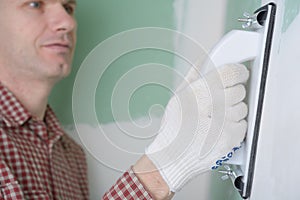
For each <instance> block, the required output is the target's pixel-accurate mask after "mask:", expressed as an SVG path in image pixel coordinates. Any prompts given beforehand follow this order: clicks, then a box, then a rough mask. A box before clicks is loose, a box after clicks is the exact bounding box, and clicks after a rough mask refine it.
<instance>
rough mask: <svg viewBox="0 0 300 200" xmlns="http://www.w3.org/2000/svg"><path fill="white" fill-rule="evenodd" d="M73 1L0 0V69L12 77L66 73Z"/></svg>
mask: <svg viewBox="0 0 300 200" xmlns="http://www.w3.org/2000/svg"><path fill="white" fill-rule="evenodd" d="M75 7H76V2H75V0H39V1H32V0H0V70H1V71H2V73H4V70H5V72H6V73H9V74H10V75H13V76H15V77H16V78H18V77H22V78H30V79H41V80H47V79H49V80H55V81H56V80H59V79H61V78H62V77H65V76H66V75H68V74H69V72H70V68H71V63H72V58H73V53H74V48H75V42H76V21H75V19H74V11H75Z"/></svg>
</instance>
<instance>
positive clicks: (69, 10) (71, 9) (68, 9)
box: [64, 5, 75, 15]
mask: <svg viewBox="0 0 300 200" xmlns="http://www.w3.org/2000/svg"><path fill="white" fill-rule="evenodd" d="M64 8H65V10H66V12H67V13H69V14H70V15H73V14H74V12H75V7H74V6H72V5H64Z"/></svg>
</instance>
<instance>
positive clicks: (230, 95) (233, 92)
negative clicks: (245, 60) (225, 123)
mask: <svg viewBox="0 0 300 200" xmlns="http://www.w3.org/2000/svg"><path fill="white" fill-rule="evenodd" d="M245 97H246V89H245V86H244V85H242V84H239V85H236V86H233V87H229V88H226V89H225V98H226V105H227V106H232V105H235V104H237V103H239V102H241V101H243V100H244V99H245Z"/></svg>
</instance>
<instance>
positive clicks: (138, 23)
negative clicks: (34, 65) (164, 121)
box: [50, 0, 173, 124]
mask: <svg viewBox="0 0 300 200" xmlns="http://www.w3.org/2000/svg"><path fill="white" fill-rule="evenodd" d="M172 3H173V1H172V0H164V1H161V0H127V1H122V0H79V1H77V4H78V7H77V8H78V9H77V13H76V17H77V20H78V32H77V33H78V42H77V49H76V53H75V58H74V63H73V70H72V73H71V74H70V76H69V77H67V78H66V79H65V80H63V81H61V82H60V83H59V84H58V85H57V86H56V87H55V89H54V91H53V93H52V95H51V96H50V105H51V106H52V107H53V109H54V110H55V111H56V114H57V116H58V118H59V119H60V120H61V122H62V123H63V124H72V123H73V117H72V87H73V83H74V79H75V76H76V72H77V70H78V68H79V67H80V64H81V63H82V61H83V60H84V58H85V57H86V56H87V55H88V53H89V52H90V51H91V50H92V49H93V48H94V47H95V46H96V45H97V44H99V43H100V42H101V41H103V40H105V39H107V38H109V37H110V36H112V35H114V34H117V33H120V32H122V31H126V30H129V29H133V28H140V27H149V26H150V27H164V28H173V9H172ZM100 56H101V55H100ZM149 62H156V63H161V64H165V65H168V66H173V64H172V62H173V55H171V54H169V53H166V52H163V51H157V50H142V51H137V52H134V53H129V54H128V55H126V56H122V57H120V59H118V60H116V61H115V62H114V63H113V64H112V65H111V66H110V67H109V68H108V70H107V71H106V72H105V74H104V76H103V78H101V80H100V82H99V85H98V89H97V92H96V97H95V98H96V102H97V103H96V113H97V115H98V119H99V121H100V122H103V123H105V122H111V121H113V117H112V114H111V108H110V100H111V99H110V96H111V94H112V88H113V87H114V85H115V83H116V81H117V80H118V79H119V78H120V77H121V76H122V75H123V74H124V73H126V72H127V71H128V70H130V69H131V68H132V67H134V66H137V65H140V64H145V63H149ZM167 78H168V77H167ZM170 81H171V78H170ZM168 99H169V94H168V92H167V91H166V90H165V89H163V88H160V87H153V86H148V87H144V88H143V89H141V90H139V91H137V92H136V94H134V95H133V98H132V100H131V104H130V113H131V115H132V117H140V116H144V115H146V113H148V109H149V105H152V104H154V103H159V104H162V105H165V104H166V103H167V101H168Z"/></svg>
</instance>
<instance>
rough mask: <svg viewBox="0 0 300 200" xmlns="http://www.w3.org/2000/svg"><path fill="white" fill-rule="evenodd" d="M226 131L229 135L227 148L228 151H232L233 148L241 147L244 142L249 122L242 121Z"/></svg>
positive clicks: (233, 124) (231, 124) (231, 125)
mask: <svg viewBox="0 0 300 200" xmlns="http://www.w3.org/2000/svg"><path fill="white" fill-rule="evenodd" d="M226 131H227V134H228V135H227V137H228V138H227V142H226V146H227V150H230V149H232V148H233V147H236V146H239V145H240V144H241V142H242V141H243V140H244V138H245V135H246V131H247V121H246V120H241V121H239V122H235V123H230V126H229V127H227V130H226ZM229 138H230V139H229Z"/></svg>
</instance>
